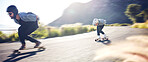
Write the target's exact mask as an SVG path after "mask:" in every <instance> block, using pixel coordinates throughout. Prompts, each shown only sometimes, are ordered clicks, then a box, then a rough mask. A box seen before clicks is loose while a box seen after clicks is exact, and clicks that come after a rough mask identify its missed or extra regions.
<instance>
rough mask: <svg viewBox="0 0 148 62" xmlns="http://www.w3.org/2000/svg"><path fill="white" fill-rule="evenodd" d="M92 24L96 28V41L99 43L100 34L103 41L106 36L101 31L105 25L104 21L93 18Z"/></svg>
mask: <svg viewBox="0 0 148 62" xmlns="http://www.w3.org/2000/svg"><path fill="white" fill-rule="evenodd" d="M92 24H93V25H94V26H97V35H98V39H97V40H99V41H101V36H100V33H102V34H103V35H104V39H105V38H106V34H105V33H104V32H103V31H102V29H103V27H104V25H105V24H106V20H104V19H97V18H94V20H93V23H92Z"/></svg>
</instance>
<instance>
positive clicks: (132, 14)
mask: <svg viewBox="0 0 148 62" xmlns="http://www.w3.org/2000/svg"><path fill="white" fill-rule="evenodd" d="M140 9H141V5H139V4H130V5H128V7H127V9H126V11H125V15H126V16H127V17H129V19H131V21H133V23H135V22H136V19H137V17H136V15H137V14H139V13H140V12H141V10H140Z"/></svg>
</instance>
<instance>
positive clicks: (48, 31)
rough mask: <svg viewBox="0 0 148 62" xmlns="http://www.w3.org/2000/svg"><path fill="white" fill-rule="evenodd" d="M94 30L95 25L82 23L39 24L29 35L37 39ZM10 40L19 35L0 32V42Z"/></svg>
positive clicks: (15, 38) (14, 39)
mask: <svg viewBox="0 0 148 62" xmlns="http://www.w3.org/2000/svg"><path fill="white" fill-rule="evenodd" d="M94 30H96V27H94V26H91V25H82V24H81V23H76V24H68V25H62V26H61V27H58V28H57V27H49V26H43V25H40V27H39V28H38V29H37V30H36V31H35V32H33V33H32V34H31V35H30V36H31V37H33V38H37V39H41V38H52V37H59V36H67V35H75V34H80V33H86V32H90V31H94ZM12 41H19V36H18V34H17V33H13V34H11V35H6V34H3V33H2V32H0V43H1V42H12Z"/></svg>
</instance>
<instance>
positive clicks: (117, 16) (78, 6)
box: [48, 0, 148, 26]
mask: <svg viewBox="0 0 148 62" xmlns="http://www.w3.org/2000/svg"><path fill="white" fill-rule="evenodd" d="M146 2H148V1H147V0H121V1H120V0H92V1H90V2H88V3H78V2H77V3H73V4H71V5H70V6H69V7H68V8H66V9H65V11H64V12H63V15H62V16H61V17H59V18H58V19H56V20H55V21H53V22H52V23H49V24H48V25H49V26H60V25H63V24H73V23H83V24H91V23H92V20H93V19H94V18H96V17H97V18H103V19H106V20H107V23H108V24H111V23H132V22H131V21H130V20H129V19H128V17H127V16H125V14H124V12H125V11H126V7H127V6H128V5H129V4H135V3H136V4H141V5H145V6H148V5H147V3H146ZM143 8H145V7H143Z"/></svg>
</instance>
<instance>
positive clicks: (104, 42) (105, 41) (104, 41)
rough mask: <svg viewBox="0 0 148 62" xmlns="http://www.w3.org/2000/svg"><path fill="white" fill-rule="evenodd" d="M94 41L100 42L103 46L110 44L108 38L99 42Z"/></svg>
mask: <svg viewBox="0 0 148 62" xmlns="http://www.w3.org/2000/svg"><path fill="white" fill-rule="evenodd" d="M95 41H96V42H101V43H103V44H105V45H108V44H110V43H111V41H110V40H109V39H108V38H106V39H105V38H102V39H101V40H99V39H95Z"/></svg>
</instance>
